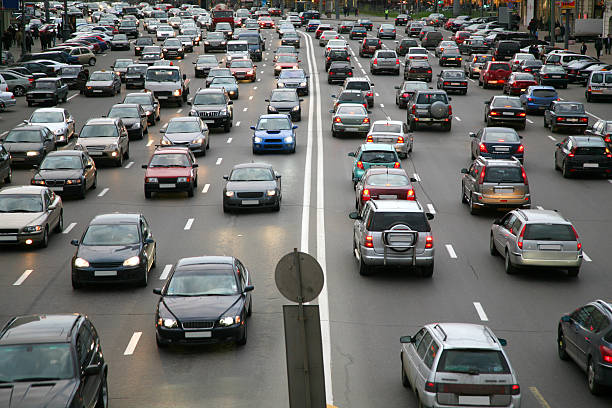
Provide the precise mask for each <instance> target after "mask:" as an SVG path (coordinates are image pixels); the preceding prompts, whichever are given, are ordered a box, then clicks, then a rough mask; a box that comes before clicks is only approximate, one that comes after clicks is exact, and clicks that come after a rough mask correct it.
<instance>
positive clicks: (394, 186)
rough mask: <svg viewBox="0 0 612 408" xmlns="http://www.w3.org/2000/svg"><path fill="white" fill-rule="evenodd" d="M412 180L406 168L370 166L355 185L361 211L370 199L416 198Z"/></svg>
mask: <svg viewBox="0 0 612 408" xmlns="http://www.w3.org/2000/svg"><path fill="white" fill-rule="evenodd" d="M412 181H414V179H411V178H410V177H408V175H407V174H406V171H405V170H404V169H396V168H387V167H370V168H369V169H368V171H367V172H366V173H365V174H364V175H363V177H362V178H361V180H360V181H359V182H358V183H357V186H356V187H355V208H357V210H358V211H359V212H361V209H362V208H363V206H364V205H365V202H366V201H369V200H416V195H415V193H414V188H413V187H412Z"/></svg>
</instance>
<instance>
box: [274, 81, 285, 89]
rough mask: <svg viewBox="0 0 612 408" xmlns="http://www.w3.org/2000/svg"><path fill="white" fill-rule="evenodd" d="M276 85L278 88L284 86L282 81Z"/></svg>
mask: <svg viewBox="0 0 612 408" xmlns="http://www.w3.org/2000/svg"><path fill="white" fill-rule="evenodd" d="M276 86H277V87H279V88H284V87H285V83H284V82H279V83H278V84H276Z"/></svg>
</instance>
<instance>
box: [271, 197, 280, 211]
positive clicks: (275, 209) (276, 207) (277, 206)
mask: <svg viewBox="0 0 612 408" xmlns="http://www.w3.org/2000/svg"><path fill="white" fill-rule="evenodd" d="M280 207H281V206H280V200H278V201H276V204H274V207H272V211H274V212H279V211H280Z"/></svg>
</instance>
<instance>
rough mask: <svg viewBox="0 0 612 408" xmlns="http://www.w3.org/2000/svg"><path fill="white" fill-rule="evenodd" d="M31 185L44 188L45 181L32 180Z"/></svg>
mask: <svg viewBox="0 0 612 408" xmlns="http://www.w3.org/2000/svg"><path fill="white" fill-rule="evenodd" d="M32 184H34V185H35V186H44V185H46V184H47V183H46V182H45V180H32Z"/></svg>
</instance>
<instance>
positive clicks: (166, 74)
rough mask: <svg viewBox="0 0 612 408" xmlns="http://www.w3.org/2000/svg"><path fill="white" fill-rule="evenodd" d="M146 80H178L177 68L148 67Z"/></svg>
mask: <svg viewBox="0 0 612 408" xmlns="http://www.w3.org/2000/svg"><path fill="white" fill-rule="evenodd" d="M147 81H152V82H177V81H180V77H179V71H178V70H177V69H148V70H147Z"/></svg>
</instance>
